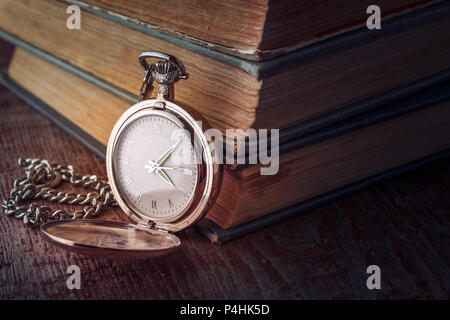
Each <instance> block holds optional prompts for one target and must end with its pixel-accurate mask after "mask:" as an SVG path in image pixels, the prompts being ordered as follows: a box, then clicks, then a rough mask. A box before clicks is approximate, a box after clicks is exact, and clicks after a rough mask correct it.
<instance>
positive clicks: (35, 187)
mask: <svg viewBox="0 0 450 320" xmlns="http://www.w3.org/2000/svg"><path fill="white" fill-rule="evenodd" d="M18 165H19V166H20V167H23V168H24V170H25V176H22V177H20V178H17V179H16V180H15V181H14V187H13V189H12V190H11V192H10V195H9V198H7V199H4V200H3V202H2V208H3V211H4V213H5V214H6V215H7V216H9V217H15V218H17V219H22V220H23V222H24V223H25V224H26V225H28V226H31V227H36V226H39V225H40V224H42V223H45V222H46V221H49V220H62V219H85V218H88V217H89V218H90V217H96V216H98V215H99V214H100V210H101V209H102V208H104V207H115V206H117V203H116V201H115V200H114V196H113V194H112V192H111V188H110V186H109V183H108V180H107V178H105V177H98V176H95V175H92V176H89V175H86V176H77V175H75V173H74V171H73V167H72V166H71V165H68V166H62V165H59V164H50V163H49V162H48V161H47V160H41V159H30V158H27V159H22V158H19V159H18ZM61 181H64V182H68V183H70V184H72V185H74V186H76V187H81V188H85V189H90V190H93V191H91V192H88V193H73V192H62V191H58V190H55V189H53V188H56V187H57V186H58V185H59V184H60V182H61ZM39 199H41V200H47V201H50V202H57V203H60V204H72V205H84V208H83V209H80V210H76V211H74V212H71V213H68V212H66V211H64V210H53V209H52V208H50V207H47V206H38V205H37V204H36V202H32V203H31V204H30V205H29V206H28V207H26V206H25V205H23V204H22V203H23V202H25V201H30V200H39Z"/></svg>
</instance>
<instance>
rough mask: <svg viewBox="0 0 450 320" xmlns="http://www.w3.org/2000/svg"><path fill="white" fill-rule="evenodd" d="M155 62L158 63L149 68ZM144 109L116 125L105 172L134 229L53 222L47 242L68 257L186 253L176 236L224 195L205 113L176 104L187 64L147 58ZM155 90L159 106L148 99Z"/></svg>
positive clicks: (143, 60) (153, 55)
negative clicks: (66, 252)
mask: <svg viewBox="0 0 450 320" xmlns="http://www.w3.org/2000/svg"><path fill="white" fill-rule="evenodd" d="M150 59H156V60H157V61H156V62H155V63H149V60H150ZM139 61H140V64H141V65H142V67H143V68H144V69H145V76H144V79H143V82H142V87H141V90H140V102H138V103H136V104H135V105H133V106H131V107H130V108H129V109H128V110H126V111H125V112H124V114H123V115H122V116H121V117H120V118H119V120H118V121H117V123H116V124H115V126H114V128H113V130H112V132H111V135H110V138H109V142H108V146H107V154H106V168H107V175H108V180H109V185H110V188H111V192H112V194H113V195H114V198H115V200H116V202H117V204H118V205H119V206H120V208H121V209H122V210H123V212H124V213H125V214H126V215H127V216H128V217H129V218H130V219H131V221H132V223H122V222H111V221H101V220H94V219H90V220H75V219H74V220H54V221H49V222H46V223H45V224H42V226H41V230H42V232H43V233H44V235H45V238H46V239H47V240H50V241H51V242H52V243H54V244H56V245H58V246H60V247H63V248H65V249H68V250H71V251H76V252H78V253H83V254H88V255H103V256H108V257H145V258H150V257H158V256H161V255H165V254H168V253H170V252H172V251H174V250H176V249H177V248H179V247H180V245H181V242H180V240H179V238H178V237H177V236H176V235H175V234H174V233H175V232H177V231H180V230H183V229H185V228H187V227H189V226H192V225H193V224H195V223H196V222H198V221H199V220H200V219H201V218H202V217H203V216H204V215H205V213H206V211H207V210H208V209H209V208H210V207H211V205H212V204H213V202H214V200H215V197H216V195H217V193H218V191H219V189H220V183H221V178H222V166H221V165H220V164H219V163H217V161H216V159H215V157H216V155H215V151H214V150H216V148H215V147H214V146H213V142H212V141H211V140H210V139H209V138H208V137H207V136H206V135H205V133H204V132H205V130H206V129H208V124H207V122H206V121H205V119H203V118H202V117H201V115H200V114H199V113H197V112H196V111H195V110H193V109H192V108H189V107H186V106H184V107H182V106H180V105H178V104H176V103H175V102H174V101H173V98H174V84H175V82H177V81H178V80H180V79H186V78H187V74H186V73H185V68H184V66H183V64H182V63H181V62H180V61H179V60H178V59H177V58H175V57H173V56H171V55H168V54H164V53H160V52H144V53H142V54H141V55H140V56H139ZM153 82H156V83H157V89H156V91H157V92H156V98H154V99H146V97H147V95H148V94H149V92H150V91H151V89H152V88H153V86H152V83H153Z"/></svg>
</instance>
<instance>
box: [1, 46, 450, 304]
mask: <svg viewBox="0 0 450 320" xmlns="http://www.w3.org/2000/svg"><path fill="white" fill-rule="evenodd" d="M0 52H1V54H0V65H2V66H5V64H6V63H7V61H8V59H9V58H8V57H9V55H10V52H11V51H10V49H9V48H7V47H6V48H4V45H2V44H1V43H0ZM0 152H1V155H2V156H1V158H0V198H4V197H6V196H7V195H8V193H9V190H10V188H11V185H12V183H13V180H14V179H15V178H17V177H18V176H19V175H20V174H21V172H20V170H17V167H16V161H17V158H18V157H40V158H46V159H50V160H51V161H55V162H61V163H66V164H68V163H70V164H73V165H74V167H75V170H77V171H78V172H79V173H81V174H88V173H89V174H100V175H104V174H106V171H105V164H104V162H103V161H101V160H100V159H99V158H97V157H96V156H94V155H93V154H92V153H91V152H90V151H88V150H87V149H86V148H84V147H83V146H81V145H80V144H79V143H77V142H76V141H74V140H73V139H72V138H71V137H70V136H68V135H67V134H66V133H65V132H63V131H62V130H61V129H59V128H58V127H56V125H54V124H53V123H51V122H50V121H49V120H47V119H46V118H44V117H43V116H42V115H40V114H39V113H37V112H36V111H34V110H33V109H31V108H30V107H29V106H27V105H26V104H25V103H24V102H22V101H21V100H19V99H18V98H17V97H16V96H15V95H13V94H12V93H11V92H9V91H8V90H7V89H5V88H4V87H2V86H0ZM449 190H450V160H447V161H442V162H440V163H437V164H436V165H434V166H433V167H428V168H424V169H421V170H418V171H416V172H414V173H411V174H408V175H405V176H403V177H401V178H398V179H395V180H392V181H390V182H387V183H383V184H380V185H378V186H376V187H373V188H370V189H367V190H364V191H362V192H359V193H357V194H354V195H353V196H351V197H347V198H345V199H342V200H340V201H336V202H334V203H332V204H330V205H327V206H324V207H322V208H320V209H316V210H313V211H311V212H309V213H307V214H304V215H302V216H299V217H297V218H294V219H290V220H288V221H285V222H283V223H279V224H277V225H275V226H272V227H269V228H266V229H264V230H262V231H259V232H256V233H253V234H251V235H248V236H245V237H243V238H241V239H238V240H235V241H232V242H229V243H227V244H225V245H222V246H217V245H212V244H210V243H209V242H208V241H207V240H205V239H204V238H203V237H202V236H201V235H200V234H199V233H197V232H196V231H195V230H193V229H189V230H186V231H184V232H181V233H179V234H178V236H179V237H180V238H181V240H182V243H183V248H182V249H181V250H179V251H178V252H176V253H174V254H172V255H170V256H166V257H163V258H160V259H157V260H109V259H96V258H92V257H86V256H79V255H75V254H70V253H68V252H66V251H63V250H62V249H59V248H56V247H53V246H52V245H50V244H48V243H46V242H44V239H43V237H42V235H41V234H40V233H39V231H37V230H31V229H29V228H27V227H25V226H24V225H23V223H22V222H21V221H19V220H15V219H13V218H8V217H6V216H4V215H3V213H1V214H0V299H20V298H22V299H33V298H37V299H44V298H47V299H110V298H117V299H137V298H140V299H166V298H176V299H184V298H192V299H200V298H202V299H233V298H234V299H241V298H251V299H266V298H274V299H313V298H322V299H327V298H343V299H355V298H364V299H392V298H394V299H398V298H409V299H412V298H419V299H429V298H440V299H448V298H449V292H450V271H449V264H450V248H449V228H450V221H449V217H450V215H449V212H450V197H449ZM102 219H105V220H116V221H119V220H126V219H125V218H124V216H123V215H122V214H121V213H120V211H119V210H115V211H114V210H113V211H108V212H106V213H105V214H104V215H103V216H102ZM72 264H76V265H78V266H79V267H80V268H81V289H80V290H68V289H67V287H66V279H67V277H68V276H69V275H68V274H67V273H66V270H67V267H68V266H69V265H72ZM372 264H376V265H379V266H380V268H381V290H375V291H371V290H368V289H367V287H366V279H367V277H368V275H367V274H366V268H367V266H369V265H372Z"/></svg>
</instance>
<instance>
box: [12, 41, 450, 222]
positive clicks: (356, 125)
mask: <svg viewBox="0 0 450 320" xmlns="http://www.w3.org/2000/svg"><path fill="white" fill-rule="evenodd" d="M9 74H10V77H11V78H12V79H13V80H14V81H15V83H17V84H19V85H20V86H21V87H22V88H24V90H26V91H28V92H30V94H31V96H32V98H30V95H28V96H27V95H25V96H26V97H28V98H27V99H28V101H30V102H31V103H33V104H34V106H37V107H39V108H41V109H42V108H43V109H44V111H48V110H51V111H50V115H51V116H52V117H53V118H54V119H55V120H56V121H59V122H60V124H64V120H61V119H62V118H63V116H62V115H61V114H57V113H53V114H52V113H51V112H54V110H61V112H65V110H70V111H71V112H75V113H77V112H78V111H77V110H80V108H81V109H82V106H83V105H84V104H87V103H92V104H93V105H94V106H95V108H91V109H89V110H92V113H90V114H87V113H85V112H83V111H82V112H81V114H79V115H78V116H79V119H80V123H81V122H83V121H93V119H95V118H96V117H102V116H103V115H105V114H106V115H108V118H109V117H110V113H111V112H114V111H113V110H114V109H118V108H115V107H114V105H117V106H118V105H119V104H121V101H117V100H116V99H117V97H116V96H115V95H113V94H111V93H108V92H106V91H105V90H102V89H100V88H98V87H97V86H95V85H92V84H91V83H88V82H87V81H85V80H83V79H81V78H79V77H77V76H75V75H73V74H71V73H69V72H67V71H65V70H64V69H62V68H60V67H58V66H55V65H53V64H50V63H49V62H47V61H45V60H43V59H40V58H38V57H36V56H34V55H32V54H30V53H28V52H26V51H24V50H22V49H17V50H16V52H15V54H14V58H13V60H12V62H11V65H10V68H9ZM25 75H26V76H25ZM37 77H39V79H40V81H38V82H36V81H34V79H36V78H37ZM10 87H14V86H12V85H11V86H10ZM449 97H450V84H449V82H448V81H447V82H445V83H442V84H441V85H439V86H437V87H436V88H433V89H429V90H425V91H423V92H420V93H417V94H416V95H413V96H409V97H406V98H404V99H402V100H401V101H395V102H392V103H389V104H386V105H385V106H383V107H380V108H377V109H375V110H372V111H370V112H366V113H364V114H362V115H358V116H355V117H353V118H351V119H348V120H345V121H342V122H339V123H336V124H334V125H331V126H329V127H327V128H323V129H321V130H319V131H317V132H312V133H310V134H307V135H305V136H303V137H301V138H296V139H293V140H291V141H289V142H285V143H284V144H283V145H282V146H281V147H280V150H281V152H282V154H281V156H280V170H279V172H278V174H276V175H273V176H262V175H260V171H259V166H258V165H254V166H249V167H245V168H241V169H240V170H233V169H232V168H230V167H228V166H226V167H225V170H224V177H223V184H222V188H221V191H220V194H219V196H218V199H217V201H216V204H215V205H214V206H213V208H212V209H211V210H210V211H209V213H208V214H207V218H208V219H209V220H211V221H213V222H214V223H215V224H217V225H219V226H220V227H221V228H223V229H227V228H231V227H235V226H238V225H240V224H243V223H245V222H248V221H251V220H255V219H257V218H259V217H262V216H264V215H267V214H270V213H272V212H274V211H277V210H280V209H282V208H286V207H289V206H292V205H294V204H296V203H298V202H301V201H306V200H308V199H313V198H314V197H317V196H319V195H321V194H325V193H328V192H332V191H333V190H336V189H338V188H341V187H344V186H348V185H350V184H352V183H356V182H357V181H360V180H362V179H366V178H369V177H371V176H373V175H377V174H381V173H382V172H384V171H386V170H389V169H392V168H396V167H399V166H402V165H404V164H407V163H409V162H411V161H413V160H416V159H420V158H423V157H426V156H429V155H431V154H434V153H438V152H441V151H443V150H446V149H448V148H450V140H449V139H448V138H447V137H448V136H450V101H449ZM36 99H37V100H38V101H41V102H40V103H35V102H33V101H35V100H36ZM123 103H124V105H123V107H122V108H123V109H122V110H124V109H125V108H126V107H127V105H126V103H125V101H123ZM43 105H44V106H46V107H42V106H43ZM49 105H51V107H50V106H49ZM86 115H89V116H88V117H87V116H86ZM113 117H114V116H113V115H112V116H111V119H110V120H109V121H113V119H112V118H113ZM66 129H67V130H69V131H72V132H80V131H82V130H81V129H80V128H79V127H77V126H76V125H74V124H73V123H70V127H69V128H66ZM95 130H99V128H96V129H95ZM101 130H104V129H101ZM105 131H107V130H105ZM78 136H79V137H81V138H83V137H84V136H83V135H80V134H79V135H78ZM93 140H94V141H95V139H93ZM88 142H89V141H88ZM90 142H92V138H91V141H90ZM90 146H91V148H95V147H96V146H95V145H94V144H92V143H91V144H90ZM98 153H100V154H101V153H102V151H101V150H100V151H99V152H98Z"/></svg>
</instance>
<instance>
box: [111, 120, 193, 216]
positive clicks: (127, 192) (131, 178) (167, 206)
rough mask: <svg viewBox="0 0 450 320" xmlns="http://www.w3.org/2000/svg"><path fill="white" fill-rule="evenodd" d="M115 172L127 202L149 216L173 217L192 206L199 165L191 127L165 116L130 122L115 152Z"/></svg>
mask: <svg viewBox="0 0 450 320" xmlns="http://www.w3.org/2000/svg"><path fill="white" fill-rule="evenodd" d="M113 161H114V177H115V181H116V184H117V186H118V188H119V190H120V193H121V195H122V197H123V198H125V199H124V200H125V202H126V203H127V204H128V205H129V206H131V207H132V209H134V210H135V211H136V210H137V211H138V212H139V213H140V214H143V215H145V216H147V217H149V218H152V219H155V220H164V219H170V218H172V217H175V216H177V215H179V214H180V213H182V212H184V211H185V210H186V209H187V208H188V207H189V205H190V203H191V201H192V198H193V196H194V193H195V189H196V187H197V180H198V168H197V165H196V163H197V161H196V155H195V152H194V148H193V145H192V142H191V137H190V135H189V132H187V131H185V130H183V129H182V128H180V127H179V125H178V124H176V123H175V122H173V121H172V120H170V119H168V118H166V117H162V116H156V115H152V116H144V117H142V118H139V119H137V120H135V121H134V122H132V123H130V124H129V125H127V127H126V128H125V129H124V130H123V131H122V133H121V135H120V137H119V139H118V141H117V144H116V147H115V151H114V159H113Z"/></svg>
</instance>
